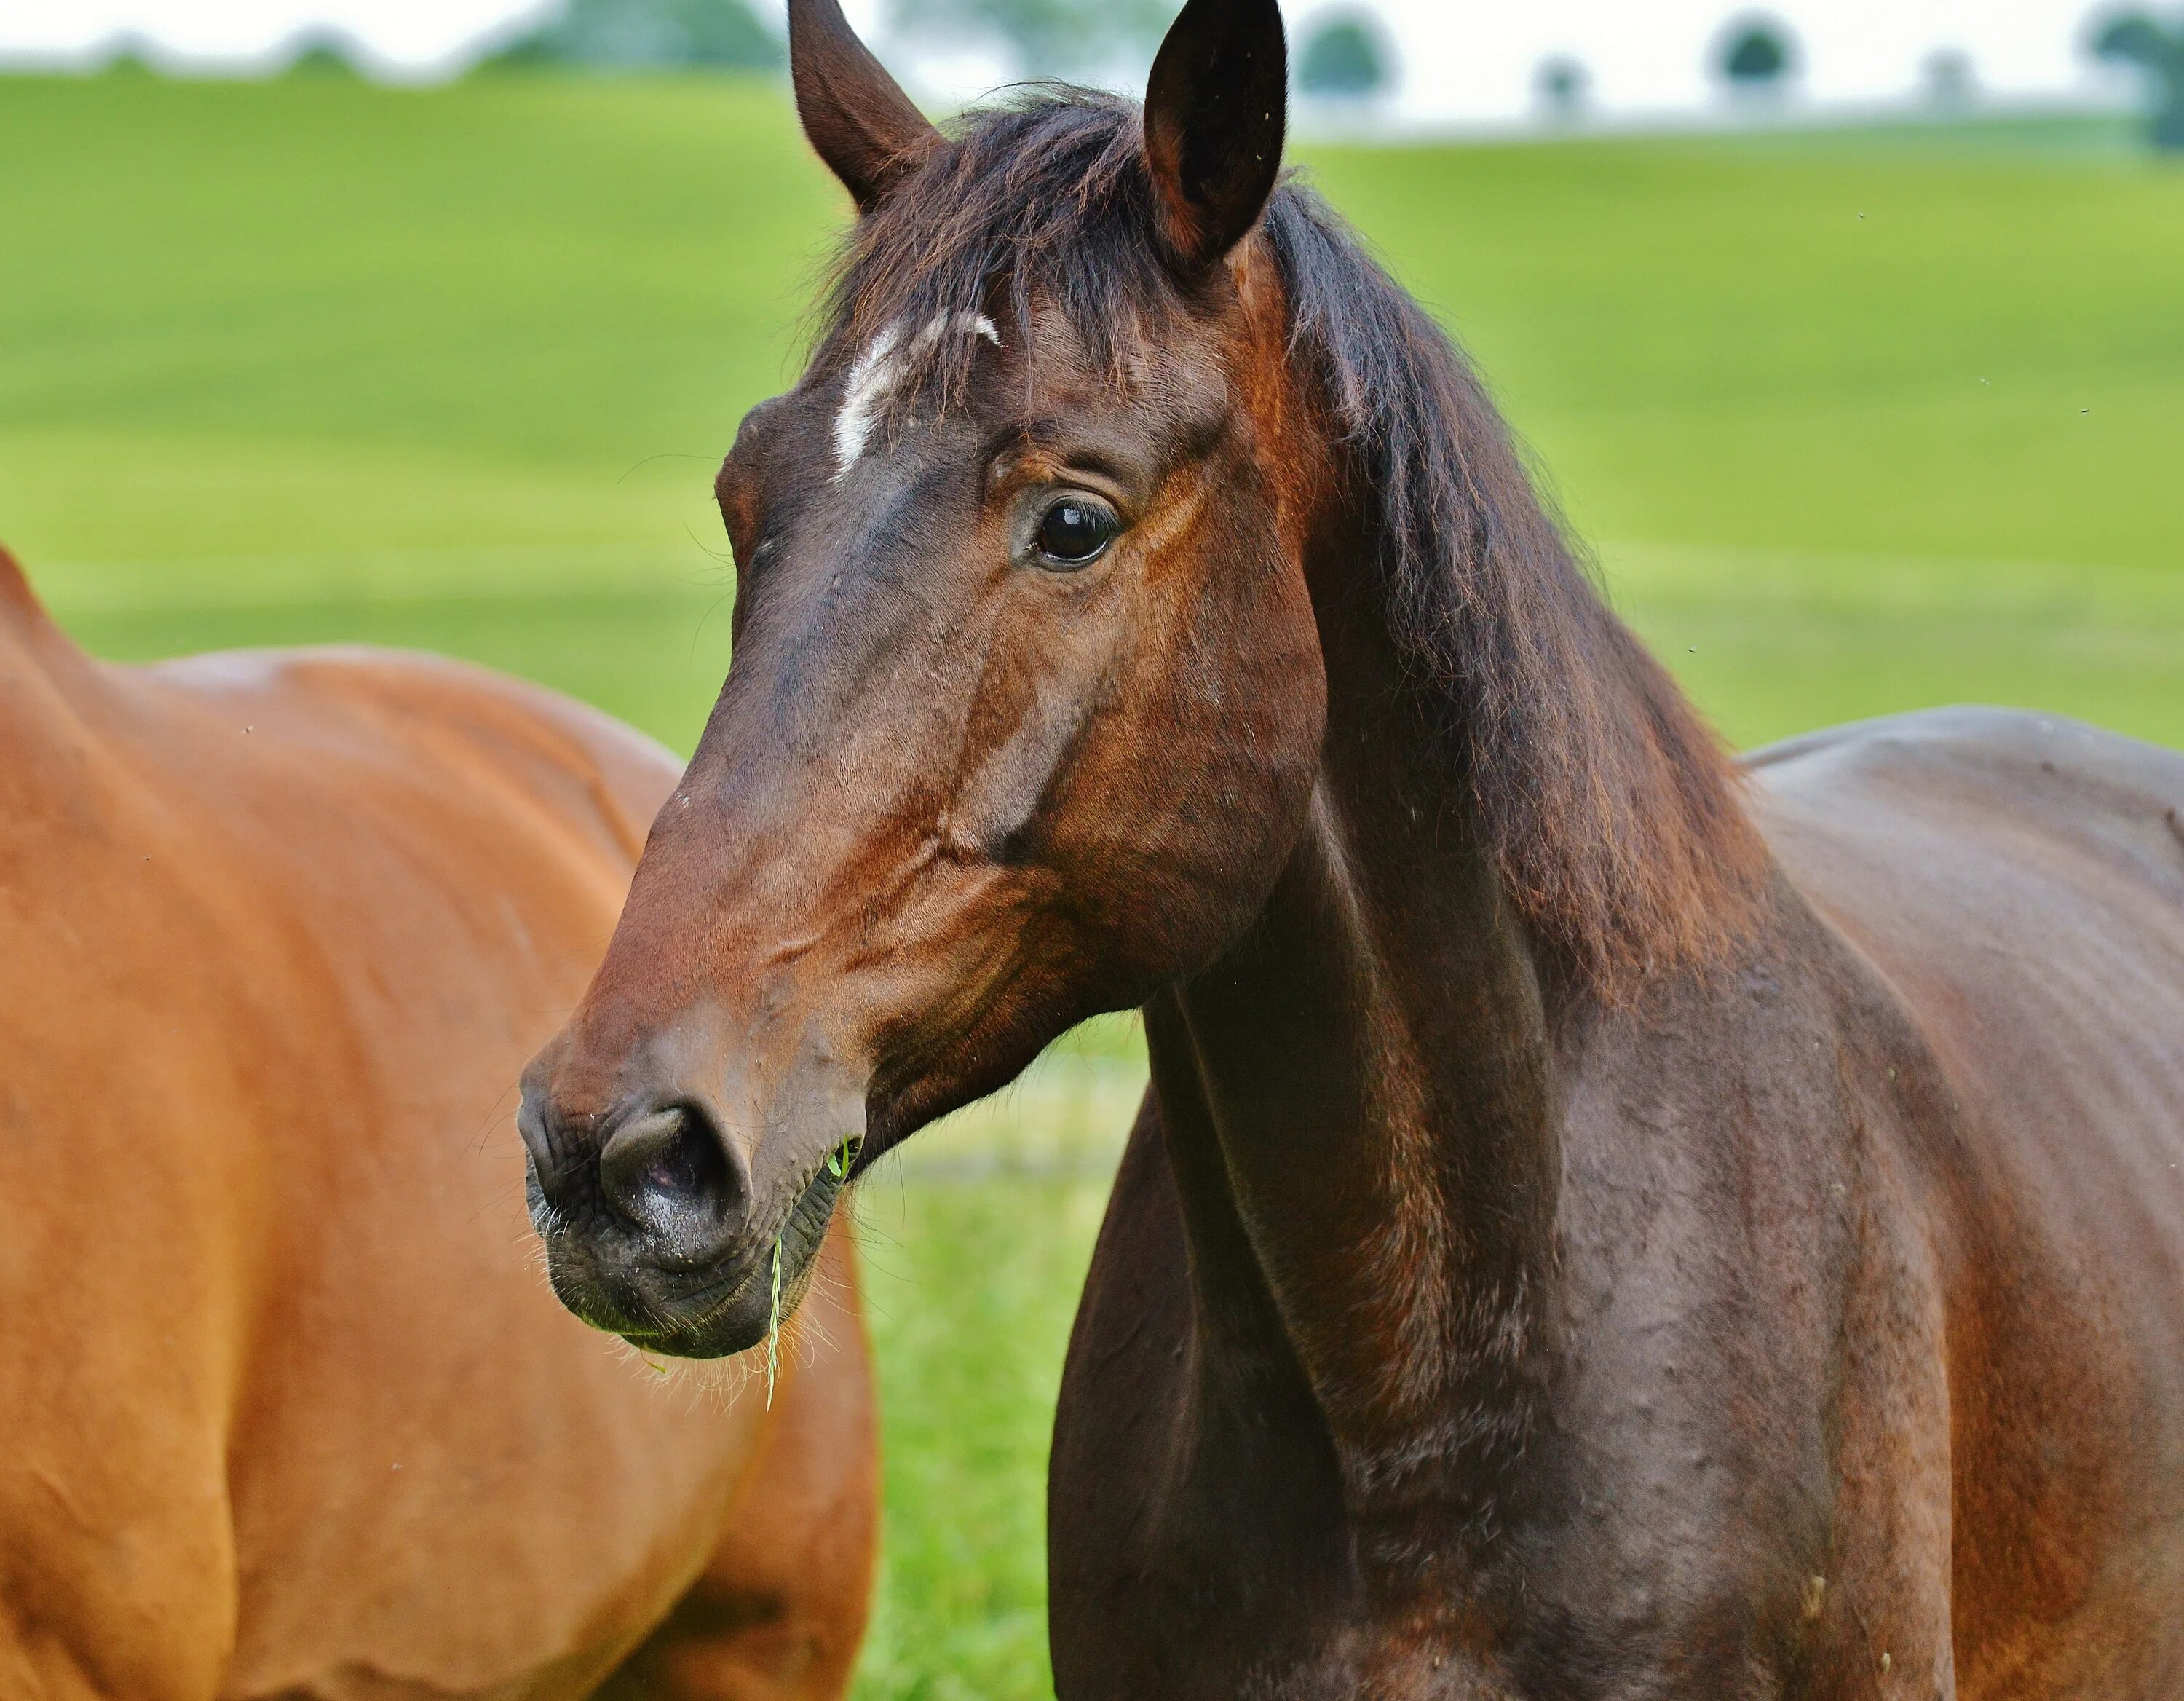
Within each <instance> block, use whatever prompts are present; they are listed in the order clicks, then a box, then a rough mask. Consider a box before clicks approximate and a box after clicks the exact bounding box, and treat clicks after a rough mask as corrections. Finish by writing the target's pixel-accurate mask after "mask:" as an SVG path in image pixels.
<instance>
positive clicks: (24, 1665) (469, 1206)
mask: <svg viewBox="0 0 2184 1701" xmlns="http://www.w3.org/2000/svg"><path fill="white" fill-rule="evenodd" d="M674 776H675V767H674V765H673V763H672V762H671V761H670V759H669V758H668V757H667V756H666V753H665V752H663V751H661V750H659V749H657V748H656V747H655V746H653V745H649V744H647V743H646V742H644V741H643V740H642V739H638V738H637V737H635V736H633V735H632V734H631V733H628V732H627V731H625V730H624V729H622V728H620V727H618V726H616V724H614V723H613V722H610V721H609V720H608V719H606V718H605V717H603V716H600V715H598V714H595V713H593V712H591V711H588V710H586V709H583V708H581V707H579V706H578V705H574V704H572V703H569V702H566V701H565V700H560V699H559V698H556V697H554V696H553V695H551V694H548V693H546V692H544V691H541V690H538V689H533V688H531V687H527V686H524V685H521V684H517V683H514V682H511V681H508V680H504V679H500V678H494V677H493V676H491V675H488V674H486V673H484V672H480V671H478V670H476V669H474V668H471V667H466V666H459V665H456V664H454V663H448V662H443V661H432V660H428V659H426V658H422V657H413V656H401V655H386V654H377V653H372V652H368V651H363V650H319V651H302V652H292V653H262V654H237V655H209V656H200V657H195V658H192V659H190V660H187V661H176V662H172V663H168V664H164V665H161V666H151V667H142V668H137V667H119V666H107V665H104V664H101V663H98V662H95V661H91V660H89V659H88V658H86V657H85V656H84V655H81V653H80V652H79V651H77V650H75V648H74V647H73V646H72V645H71V644H70V643H69V642H68V640H67V639H65V638H64V636H63V635H62V634H61V633H59V632H58V630H57V629H56V628H55V627H53V626H52V625H51V624H50V623H49V622H47V619H46V618H45V616H43V614H42V612H41V611H40V610H39V609H38V607H37V606H36V604H35V602H34V601H33V600H31V595H30V594H29V591H28V589H27V588H26V587H25V584H24V583H23V581H22V579H21V577H20V572H18V570H17V569H16V568H15V566H14V563H13V562H12V561H10V560H8V559H7V558H6V556H5V555H4V554H0V964H4V969H0V1059H4V1065H0V1067H4V1074H0V1318H4V1321H0V1342H4V1345H5V1362H6V1364H7V1367H8V1369H7V1371H6V1374H5V1375H0V1436H4V1438H5V1439H4V1445H0V1696H5V1697H8V1698H11V1701H12V1698H15V1697H19V1696H24V1697H27V1696H53V1697H59V1696H77V1695H92V1694H97V1695H104V1696H116V1697H124V1696H125V1697H129V1698H131V1701H154V1698H159V1701H164V1698H172V1701H209V1698H212V1697H214V1696H244V1695H250V1696H263V1695H272V1694H298V1695H301V1694H306V1693H308V1694H310V1695H313V1696H326V1697H335V1696H339V1697H365V1696H370V1697H382V1696H393V1695H409V1694H425V1693H430V1694H432V1695H435V1696H438V1695H493V1696H510V1697H515V1696H522V1697H534V1696H535V1697H548V1696H573V1695H579V1694H582V1693H588V1692H589V1691H590V1690H591V1689H592V1688H593V1687H594V1686H595V1685H596V1684H598V1683H599V1681H600V1680H601V1678H602V1677H603V1676H605V1675H606V1674H607V1673H609V1672H610V1671H611V1670H614V1669H616V1666H617V1665H619V1664H621V1662H622V1661H623V1660H624V1659H625V1658H626V1657H627V1656H628V1655H629V1654H630V1650H631V1649H632V1648H633V1647H635V1646H636V1645H638V1643H640V1642H643V1640H644V1638H645V1637H646V1636H647V1634H648V1632H650V1631H653V1630H654V1628H655V1626H658V1625H659V1624H660V1622H661V1620H663V1619H664V1618H666V1616H667V1615H668V1614H669V1613H670V1611H671V1609H674V1608H675V1607H676V1604H677V1601H678V1600H682V1601H684V1602H685V1603H686V1609H685V1610H684V1611H683V1612H682V1613H681V1614H680V1615H678V1616H677V1620H675V1622H674V1624H673V1625H672V1626H671V1628H670V1629H669V1630H667V1631H662V1632H661V1633H660V1636H659V1637H656V1638H655V1641H654V1642H652V1643H651V1644H650V1645H649V1646H648V1647H647V1648H645V1649H644V1651H643V1654H641V1655H640V1656H639V1659H640V1660H641V1661H642V1662H643V1665H644V1667H645V1669H646V1671H647V1673H648V1674H649V1676H652V1677H653V1678H654V1679H655V1687H651V1688H649V1689H648V1690H647V1691H646V1693H650V1694H688V1695H692V1696H708V1697H727V1696H736V1697H755V1696H775V1695H783V1696H787V1695H797V1696H807V1695H808V1696H820V1695H831V1694H833V1693H837V1692H838V1690H839V1688H840V1687H841V1685H842V1683H843V1681H844V1676H845V1674H846V1670H847V1666H848V1664H849V1661H850V1659H851V1657H852V1656H853V1654H854V1652H855V1645H856V1642H857V1638H858V1635H859V1632H860V1631H861V1626H862V1622H863V1616H864V1609H865V1601H866V1589H867V1585H868V1581H869V1570H870V1554H871V1543H872V1524H873V1516H874V1507H873V1492H874V1481H875V1470H874V1465H873V1451H872V1413H871V1405H870V1389H869V1372H868V1369H867V1365H866V1357H865V1352H864V1342H863V1335H862V1325H861V1321H860V1318H859V1314H858V1312H857V1308H856V1302H855V1286H854V1276H853V1273H852V1270H851V1266H850V1259H849V1256H848V1251H847V1248H846V1246H843V1245H841V1244H839V1243H837V1244H835V1245H833V1246H832V1247H831V1248H830V1251H829V1254H828V1258H829V1266H830V1270H831V1274H832V1276H833V1280H832V1281H831V1282H830V1283H829V1284H828V1285H827V1289H826V1291H825V1292H824V1294H823V1296H822V1298H821V1300H820V1303H822V1304H823V1305H824V1306H825V1307H826V1308H827V1311H828V1313H830V1314H829V1315H828V1316H827V1318H826V1319H824V1320H823V1322H822V1330H823V1333H822V1332H817V1331H815V1333H814V1336H813V1337H812V1338H814V1339H816V1340H820V1341H824V1342H825V1343H827V1344H824V1345H822V1346H819V1347H816V1348H814V1349H813V1350H811V1352H806V1353H804V1354H799V1353H798V1352H787V1353H785V1354H784V1358H785V1381H784V1384H783V1388H782V1391H781V1393H780V1397H778V1398H777V1401H776V1403H775V1404H774V1407H773V1409H772V1412H771V1414H769V1413H768V1412H767V1411H766V1408H765V1405H764V1402H763V1399H762V1397H760V1394H759V1393H758V1392H757V1391H755V1386H754V1385H751V1384H749V1383H748V1382H747V1383H746V1385H745V1386H744V1387H743V1389H742V1390H741V1391H740V1392H738V1393H737V1394H736V1395H735V1396H734V1397H727V1396H725V1395H722V1394H720V1393H716V1392H704V1391H694V1390H693V1389H691V1388H689V1387H688V1386H678V1385H677V1384H676V1383H675V1382H672V1381H671V1380H666V1379H664V1378H662V1377H661V1376H660V1375H656V1374H655V1373H653V1372H650V1371H648V1370H647V1369H645V1368H644V1367H643V1366H642V1365H641V1364H637V1363H635V1362H632V1354H630V1353H629V1352H627V1349H624V1348H619V1347H616V1346H615V1345H613V1344H611V1343H610V1342H609V1341H605V1340H604V1339H603V1338H601V1337H599V1336H596V1335H593V1334H592V1333H591V1332H590V1331H588V1330H586V1329H584V1328H583V1327H582V1325H580V1324H578V1323H577V1321H576V1320H575V1319H573V1318H571V1317H570V1316H568V1315H567V1314H566V1313H565V1312H564V1311H563V1310H562V1309H561V1308H560V1307H559V1306H557V1305H556V1304H555V1303H554V1298H553V1296H552V1294H551V1293H550V1292H549V1291H548V1288H547V1284H546V1282H545V1280H544V1279H543V1276H542V1274H540V1272H539V1270H538V1263H537V1252H536V1250H535V1246H534V1244H533V1243H532V1240H531V1237H530V1232H529V1230H528V1228H527V1227H526V1223H525V1219H524V1200H523V1191H522V1161H521V1150H520V1148H519V1146H518V1145H517V1143H516V1141H515V1139H514V1138H513V1136H512V1135H511V1133H510V1113H511V1110H512V1107H513V1097H514V1095H513V1090H512V1086H513V1082H514V1079H515V1072H516V1069H517V1068H518V1066H519V1064H520V1063H521V1060H522V1058H523V1057H525V1055H526V1053H527V1052H528V1051H530V1050H531V1049H532V1048H533V1047H534V1046H536V1045H537V1044H538V1041H539V1040H540V1039H541V1038H542V1037H543V1035H545V1034H547V1033H548V1032H549V1031H550V1030H551V1029H552V1027H553V1025H554V1023H555V1022H556V1021H557V1020H559V1019H560V1017H561V1015H562V1013H563V1012H565V1009H566V1008H567V1007H568V1006H569V1005H570V1003H571V1001H573V1000H574V999H575V997H576V996H577V993H578V992H579V991H580V990H582V986H583V984H584V980H585V977H586V976H587V974H588V973H589V972H590V970H591V968H592V966H593V963H594V962H596V960H597V958H598V956H599V951H600V950H601V948H602V947H603V945H604V943H605V940H606V936H607V933H608V930H609V928H610V925H611V923H612V922H613V918H614V915H615V912H616V906H618V905H619V903H620V902H621V897H622V894H623V892H624V890H625V889H626V887H627V883H628V878H629V871H630V867H631V865H632V861H633V860H634V858H635V856H636V854H637V851H638V848H639V845H640V844H641V842H642V838H643V823H644V822H645V821H646V820H647V819H648V818H649V816H650V814H651V812H652V811H653V810H654V809H655V807H656V806H658V804H659V802H660V800H661V799H662V798H663V797H664V796H665V795H666V792H667V789H668V788H669V786H670V785H671V783H672V781H673V779H674Z"/></svg>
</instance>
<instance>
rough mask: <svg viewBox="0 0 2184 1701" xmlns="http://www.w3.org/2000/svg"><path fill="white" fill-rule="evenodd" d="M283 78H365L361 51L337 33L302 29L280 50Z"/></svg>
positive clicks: (348, 39) (352, 41) (351, 38)
mask: <svg viewBox="0 0 2184 1701" xmlns="http://www.w3.org/2000/svg"><path fill="white" fill-rule="evenodd" d="M283 56H284V57H285V58H286V59H287V64H285V65H283V66H282V67H281V74H282V75H285V76H292V77H293V76H323V77H358V76H361V75H364V69H363V50H362V49H361V48H360V47H359V46H358V45H357V43H356V42H355V40H354V38H353V37H351V36H345V35H343V33H342V32H341V31H339V30H320V29H314V30H301V31H298V32H297V33H296V34H295V35H293V36H290V37H289V38H288V45H287V47H286V48H285V49H284V50H283Z"/></svg>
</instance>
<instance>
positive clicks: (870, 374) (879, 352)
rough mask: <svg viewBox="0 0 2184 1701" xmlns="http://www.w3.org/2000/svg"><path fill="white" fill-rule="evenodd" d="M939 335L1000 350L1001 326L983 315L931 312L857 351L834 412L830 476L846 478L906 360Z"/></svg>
mask: <svg viewBox="0 0 2184 1701" xmlns="http://www.w3.org/2000/svg"><path fill="white" fill-rule="evenodd" d="M943 337H978V338H980V339H981V340H983V341H984V342H988V343H992V344H993V345H994V347H995V348H996V349H998V348H1000V346H1001V333H1000V327H999V326H996V325H995V323H994V321H992V320H990V319H989V318H988V317H987V316H986V315H984V314H983V313H941V314H936V315H933V318H932V319H931V320H929V321H928V322H927V323H925V324H924V325H922V326H919V327H918V328H917V331H916V332H914V333H913V332H911V330H910V328H909V326H907V325H906V324H905V323H904V322H903V321H900V320H898V321H896V322H895V323H894V324H892V325H889V326H886V327H885V328H884V329H883V330H881V331H880V332H877V334H876V335H875V336H874V337H872V341H871V342H869V343H866V345H865V346H864V348H863V349H861V350H860V351H859V352H858V354H857V358H856V360H855V361H854V362H853V363H852V364H851V365H850V376H849V377H848V378H847V379H846V380H845V381H844V383H843V385H842V399H841V401H840V403H839V404H838V406H837V408H836V409H835V412H834V477H835V481H836V482H840V481H841V480H842V479H844V478H846V477H848V476H849V474H850V469H852V468H853V467H855V466H856V464H857V463H858V462H859V461H860V460H863V459H864V455H865V451H866V449H868V448H869V447H871V444H872V432H873V431H874V429H875V428H877V426H878V424H879V421H880V416H881V415H882V414H883V412H884V411H885V410H886V407H887V403H888V399H889V397H891V396H892V395H893V394H894V392H895V390H896V389H897V388H898V387H900V384H901V382H902V381H903V378H904V376H905V371H906V370H907V367H908V364H909V360H910V358H911V356H913V355H914V354H917V351H918V350H919V349H921V348H928V347H930V346H931V345H932V344H933V343H938V342H939V341H940V340H941V338H943Z"/></svg>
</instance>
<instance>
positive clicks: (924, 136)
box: [788, 0, 940, 213]
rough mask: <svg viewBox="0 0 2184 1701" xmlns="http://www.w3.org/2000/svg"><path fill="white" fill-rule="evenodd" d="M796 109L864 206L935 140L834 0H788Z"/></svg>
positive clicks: (815, 142) (928, 122) (875, 199)
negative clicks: (860, 39)
mask: <svg viewBox="0 0 2184 1701" xmlns="http://www.w3.org/2000/svg"><path fill="white" fill-rule="evenodd" d="M788 70H789V75H790V77H791V79H792V80H793V81H794V82H795V84H796V115H797V116H798V117H799V118H800V119H802V120H804V134H805V137H807V138H808V139H809V140H810V142H811V147H812V149H813V151H814V152H816V153H817V154H818V156H819V157H820V158H821V159H823V160H825V161H826V162H827V169H828V170H832V171H833V174H834V175H835V176H837V177H838V178H840V179H841V180H842V187H844V188H845V189H847V190H848V191H849V192H850V195H851V196H852V197H853V198H855V201H856V204H857V210H858V211H859V212H861V213H869V212H870V211H872V209H873V208H874V207H876V206H877V205H878V204H879V203H880V200H881V198H883V197H884V196H885V195H886V193H887V192H888V190H889V187H891V186H892V185H893V184H894V182H895V181H896V180H897V179H898V178H900V176H902V175H903V174H904V173H905V172H906V171H910V170H915V169H916V167H917V165H918V163H919V162H920V161H921V160H922V159H924V158H925V156H926V154H927V153H928V152H929V151H930V150H931V149H932V148H933V144H934V143H935V142H939V140H940V132H939V131H937V130H935V129H934V128H933V123H932V120H929V119H928V118H927V117H926V115H925V114H923V113H922V112H920V111H919V110H918V109H917V107H916V106H914V105H913V104H911V98H910V97H909V96H908V95H906V94H905V93H904V92H902V87H901V85H900V84H899V83H897V82H896V81H895V80H894V78H893V77H891V76H889V75H888V74H887V68H886V67H885V66H884V65H883V64H880V62H879V61H878V60H877V59H874V58H873V57H872V50H871V49H870V48H868V47H866V46H865V44H864V43H863V42H861V41H859V40H858V39H857V32H856V31H854V30H852V29H851V28H850V20H848V19H846V18H844V16H843V15H842V8H841V4H840V0H788Z"/></svg>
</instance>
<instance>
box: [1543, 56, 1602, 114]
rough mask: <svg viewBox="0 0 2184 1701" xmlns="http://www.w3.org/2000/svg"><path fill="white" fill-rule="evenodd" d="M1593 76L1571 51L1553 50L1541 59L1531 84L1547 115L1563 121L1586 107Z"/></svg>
mask: <svg viewBox="0 0 2184 1701" xmlns="http://www.w3.org/2000/svg"><path fill="white" fill-rule="evenodd" d="M1591 86H1592V78H1591V75H1588V74H1587V72H1586V70H1585V67H1584V65H1582V64H1580V63H1579V62H1578V61H1577V60H1576V59H1572V58H1571V57H1570V56H1569V55H1568V53H1553V54H1550V55H1549V56H1548V57H1547V58H1546V59H1541V61H1540V68H1539V70H1536V71H1535V72H1534V73H1533V74H1532V87H1533V89H1534V91H1535V92H1536V93H1537V94H1538V95H1539V97H1540V104H1541V106H1542V107H1543V108H1545V109H1546V114H1547V116H1548V117H1550V118H1552V119H1554V120H1557V121H1558V122H1560V123H1563V124H1568V123H1570V122H1572V121H1574V120H1575V119H1576V118H1577V117H1578V116H1579V114H1581V113H1582V112H1584V110H1585V96H1586V94H1587V93H1588V92H1591Z"/></svg>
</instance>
